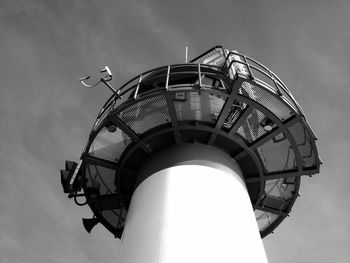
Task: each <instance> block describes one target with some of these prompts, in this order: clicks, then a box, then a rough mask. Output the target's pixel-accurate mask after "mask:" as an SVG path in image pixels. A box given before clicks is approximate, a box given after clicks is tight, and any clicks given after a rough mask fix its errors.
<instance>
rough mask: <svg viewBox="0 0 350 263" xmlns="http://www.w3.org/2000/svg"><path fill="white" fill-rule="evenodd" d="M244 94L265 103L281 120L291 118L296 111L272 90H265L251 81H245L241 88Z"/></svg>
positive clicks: (262, 103)
mask: <svg viewBox="0 0 350 263" xmlns="http://www.w3.org/2000/svg"><path fill="white" fill-rule="evenodd" d="M240 92H241V94H242V95H244V96H246V97H249V98H251V99H253V100H255V101H256V102H258V103H260V104H261V105H263V106H264V107H265V108H267V109H269V110H270V111H271V112H272V113H274V114H275V115H276V116H277V117H278V118H279V119H280V120H281V121H284V120H286V119H288V118H290V117H291V116H292V115H293V114H294V112H293V111H292V110H291V109H290V108H288V106H287V105H286V104H285V103H284V102H283V101H281V100H279V99H278V98H277V97H275V96H274V95H273V94H272V93H271V92H269V91H267V90H263V89H262V88H260V87H257V86H254V85H252V84H250V83H249V82H246V81H245V82H243V84H242V88H241V89H240Z"/></svg>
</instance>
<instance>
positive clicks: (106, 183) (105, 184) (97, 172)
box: [85, 164, 117, 195]
mask: <svg viewBox="0 0 350 263" xmlns="http://www.w3.org/2000/svg"><path fill="white" fill-rule="evenodd" d="M115 176H116V172H115V170H112V169H109V168H105V167H102V166H98V165H92V164H89V165H87V166H86V173H85V178H86V179H87V182H86V186H87V188H88V189H89V188H90V189H91V188H95V189H96V188H97V189H98V193H97V194H99V195H106V194H112V193H115V192H116V190H117V189H116V186H115V184H114V182H115Z"/></svg>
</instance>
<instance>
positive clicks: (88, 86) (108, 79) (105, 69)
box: [79, 66, 119, 96]
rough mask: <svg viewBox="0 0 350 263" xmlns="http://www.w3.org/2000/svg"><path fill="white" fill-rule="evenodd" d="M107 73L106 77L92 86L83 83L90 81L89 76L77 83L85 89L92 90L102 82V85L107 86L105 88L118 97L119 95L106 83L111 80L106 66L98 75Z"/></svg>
mask: <svg viewBox="0 0 350 263" xmlns="http://www.w3.org/2000/svg"><path fill="white" fill-rule="evenodd" d="M105 72H106V73H107V75H106V76H104V77H103V78H101V79H100V80H99V81H97V82H96V83H95V84H93V85H89V84H87V83H86V82H85V80H88V79H90V77H91V76H86V77H84V78H80V79H79V81H80V83H81V84H83V85H84V86H85V87H87V88H93V87H96V86H97V85H98V84H99V83H100V82H102V83H103V84H105V85H106V86H107V88H108V89H109V90H111V91H112V92H113V93H114V94H115V95H117V96H119V93H118V92H117V91H116V90H115V89H114V88H113V87H112V86H111V85H110V84H109V83H108V82H109V81H111V80H112V72H111V70H110V69H109V67H108V66H105V67H104V68H103V69H102V70H101V71H100V73H105Z"/></svg>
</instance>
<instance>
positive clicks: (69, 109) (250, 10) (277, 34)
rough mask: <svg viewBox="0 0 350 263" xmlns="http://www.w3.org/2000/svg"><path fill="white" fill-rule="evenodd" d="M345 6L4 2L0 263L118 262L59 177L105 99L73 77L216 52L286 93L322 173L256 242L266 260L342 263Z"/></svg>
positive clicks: (126, 74) (132, 70) (113, 247)
mask: <svg viewBox="0 0 350 263" xmlns="http://www.w3.org/2000/svg"><path fill="white" fill-rule="evenodd" d="M349 14H350V1H347V0H344V1H325V0H324V1H316V0H314V1H307V0H304V1H301V0H300V1H299V0H295V1H281V0H275V1H272V0H264V1H250V0H245V1H196V2H191V1H149V2H148V3H147V4H146V1H139V2H138V1H97V0H96V1H63V0H62V1H58V0H55V1H46V0H45V1H44V0H42V1H40V0H38V1H28V0H23V1H15V0H11V1H1V3H0V118H1V121H0V262H2V263H7V262H11V263H17V262H27V263H44V262H45V263H46V262H57V263H60V262H62V263H63V262H75V263H89V262H101V263H103V262H106V263H107V262H118V247H119V240H118V239H114V238H113V236H112V235H111V234H109V233H108V232H107V230H105V229H104V228H103V227H101V226H97V227H96V228H94V229H93V231H92V234H90V235H89V234H88V233H87V232H85V230H84V228H83V226H82V224H81V218H82V217H90V216H91V215H92V213H91V212H90V211H89V209H88V208H85V207H83V208H81V207H77V206H76V205H75V204H74V202H73V201H72V200H71V201H70V200H68V199H67V198H66V196H65V195H64V194H63V192H62V189H61V185H60V178H59V170H60V169H62V168H63V167H64V160H66V159H68V160H77V159H78V158H79V156H80V154H81V151H82V150H83V147H84V145H85V143H86V141H87V138H88V134H89V131H90V129H91V127H92V124H93V121H94V119H95V117H96V115H97V113H98V111H99V109H100V107H101V106H102V104H103V103H104V101H105V100H106V99H107V98H108V97H109V96H110V95H111V94H110V92H109V91H108V90H107V89H105V88H103V87H102V86H101V87H99V88H95V89H84V88H83V87H82V86H81V85H80V84H79V82H78V78H79V77H82V76H84V75H86V74H90V73H93V72H97V71H98V70H100V69H101V68H103V67H104V66H105V65H108V66H109V67H110V69H111V70H112V72H113V77H114V78H113V81H112V85H114V86H115V87H118V86H120V85H121V84H123V83H124V82H126V81H127V80H129V79H130V78H131V77H133V76H135V75H137V74H138V73H141V72H143V71H146V70H147V69H150V68H153V67H156V66H161V65H166V64H172V63H181V62H184V59H185V46H186V45H188V46H189V56H190V57H194V56H196V55H198V54H200V53H201V52H203V51H205V50H207V49H208V48H210V47H211V46H213V45H217V44H222V45H224V46H225V47H226V48H228V49H236V50H239V51H240V52H242V53H244V54H246V55H248V56H250V57H253V58H255V59H257V60H259V61H261V62H263V63H264V64H265V65H266V66H268V67H269V68H271V69H272V70H273V71H274V72H275V73H277V75H278V76H279V77H280V78H281V79H282V80H283V81H284V82H285V83H286V85H287V86H288V87H289V89H290V90H291V92H292V93H293V94H294V96H295V98H296V99H297V100H298V101H299V102H300V104H301V106H302V107H303V109H304V111H305V113H306V115H307V117H308V120H309V122H310V125H311V127H312V128H313V129H314V131H315V133H316V135H317V136H318V138H319V140H318V149H319V153H320V155H321V157H322V159H323V162H324V165H323V166H322V167H321V173H320V174H319V175H317V176H313V177H312V178H308V177H307V178H303V180H302V185H301V194H302V196H301V198H299V199H298V200H297V202H296V204H295V206H294V208H293V210H292V213H291V216H290V217H289V218H287V219H286V220H285V221H284V222H282V224H281V225H280V226H279V227H278V228H277V229H276V231H275V233H274V234H272V235H269V236H268V237H266V238H265V239H264V245H265V249H266V252H267V255H268V259H269V262H270V263H279V262H284V263H291V262H293V263H294V262H298V263H302V262H317V263H323V262H324V263H328V262H346V261H348V258H349V257H350V249H349V244H350V235H349V233H350V212H349V211H350V202H349V199H350V191H349V188H350V175H349V173H348V171H349V168H350V158H349V157H350V154H349V153H350V140H349V136H350V118H349V113H350V103H349V100H350V87H349V86H350V80H349V73H350V59H349V58H350V52H349V48H350V15H349Z"/></svg>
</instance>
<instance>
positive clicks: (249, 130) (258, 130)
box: [237, 109, 276, 142]
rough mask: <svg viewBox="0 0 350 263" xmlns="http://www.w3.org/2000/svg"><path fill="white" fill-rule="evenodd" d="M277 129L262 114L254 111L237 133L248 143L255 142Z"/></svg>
mask: <svg viewBox="0 0 350 263" xmlns="http://www.w3.org/2000/svg"><path fill="white" fill-rule="evenodd" d="M275 127H276V124H275V123H273V122H272V121H271V120H270V119H269V118H267V117H266V116H265V115H264V114H263V113H262V112H260V111H258V110H256V109H254V110H253V111H252V113H251V114H250V115H249V116H248V118H247V120H246V121H245V122H244V123H243V124H242V126H241V127H239V128H238V130H237V133H238V134H239V135H241V136H242V137H243V138H245V139H246V140H247V141H248V142H253V141H255V140H256V139H258V138H259V137H260V136H262V135H264V134H266V133H267V132H269V131H271V130H272V129H273V128H275Z"/></svg>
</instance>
